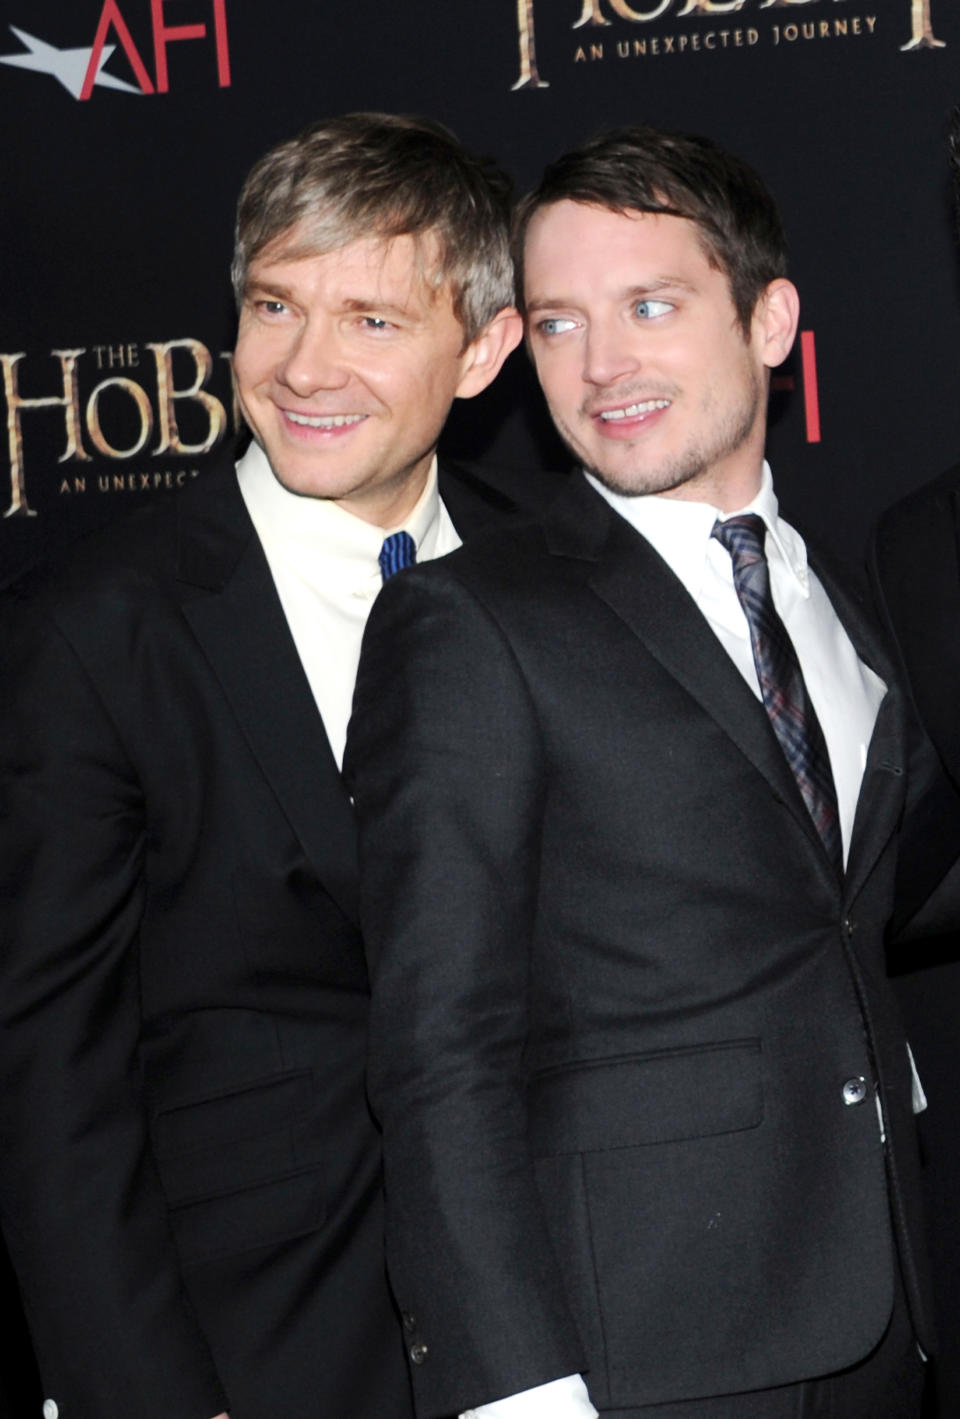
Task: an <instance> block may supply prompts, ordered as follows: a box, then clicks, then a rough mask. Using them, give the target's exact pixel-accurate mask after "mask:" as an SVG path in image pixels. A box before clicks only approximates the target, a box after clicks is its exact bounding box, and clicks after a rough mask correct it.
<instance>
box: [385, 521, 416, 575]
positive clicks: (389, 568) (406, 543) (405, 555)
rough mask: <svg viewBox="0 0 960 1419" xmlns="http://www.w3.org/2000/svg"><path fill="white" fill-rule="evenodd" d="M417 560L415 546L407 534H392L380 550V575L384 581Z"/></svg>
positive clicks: (386, 538)
mask: <svg viewBox="0 0 960 1419" xmlns="http://www.w3.org/2000/svg"><path fill="white" fill-rule="evenodd" d="M416 560H417V544H416V542H414V540H413V538H412V537H411V536H410V533H409V532H392V533H391V534H390V536H389V537H385V538H384V540H383V546H382V547H381V548H380V557H379V562H380V574H381V576H382V577H383V579H384V581H386V580H387V578H388V577H391V576H393V575H394V574H395V573H396V572H402V571H403V569H404V567H412V566H413V564H414V562H415V561H416Z"/></svg>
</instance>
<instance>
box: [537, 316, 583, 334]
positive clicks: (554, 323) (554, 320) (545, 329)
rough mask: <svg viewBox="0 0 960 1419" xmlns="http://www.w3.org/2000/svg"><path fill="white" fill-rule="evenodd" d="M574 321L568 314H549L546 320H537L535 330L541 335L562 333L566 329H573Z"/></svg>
mask: <svg viewBox="0 0 960 1419" xmlns="http://www.w3.org/2000/svg"><path fill="white" fill-rule="evenodd" d="M576 323H577V322H576V321H575V320H571V319H570V317H569V316H561V315H551V316H550V317H549V318H548V319H547V320H540V321H538V322H537V330H538V331H539V333H540V334H541V335H563V334H564V333H565V332H566V331H567V330H573V329H574V328H575V327H576Z"/></svg>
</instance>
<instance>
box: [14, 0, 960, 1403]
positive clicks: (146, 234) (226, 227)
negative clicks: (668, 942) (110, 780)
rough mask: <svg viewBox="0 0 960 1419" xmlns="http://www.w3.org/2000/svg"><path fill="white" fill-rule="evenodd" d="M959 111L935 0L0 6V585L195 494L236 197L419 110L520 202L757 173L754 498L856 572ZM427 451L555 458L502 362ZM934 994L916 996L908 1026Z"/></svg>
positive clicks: (897, 440) (923, 357) (157, 0)
mask: <svg viewBox="0 0 960 1419" xmlns="http://www.w3.org/2000/svg"><path fill="white" fill-rule="evenodd" d="M957 98H960V7H958V6H957V5H956V4H955V3H954V4H951V3H950V0H405V3H404V0H393V3H389V4H388V3H376V0H326V3H321V0H312V3H307V0H271V3H269V4H255V3H252V2H251V0H2V4H0V125H2V128H0V131H2V134H3V152H4V158H3V183H2V187H0V233H2V251H3V255H4V261H3V287H2V300H0V421H2V428H0V582H3V581H4V580H6V578H7V577H9V576H12V575H13V574H14V573H15V572H16V571H17V570H18V569H20V568H22V567H23V566H25V565H26V564H27V562H29V561H30V560H32V559H33V558H35V557H36V556H37V555H39V554H41V553H44V552H47V551H50V550H53V549H55V548H56V547H58V546H59V545H60V544H62V543H64V542H66V541H69V540H70V539H72V538H74V537H75V536H77V535H78V534H79V533H81V532H82V531H83V530H85V529H86V528H89V527H92V526H94V525H96V524H98V523H100V522H103V521H106V520H108V519H110V518H114V517H117V516H120V515H122V514H123V513H124V511H125V510H127V509H130V508H132V507H135V506H138V505H140V504H142V503H143V501H144V500H146V499H148V498H155V497H167V496H170V494H171V491H172V489H173V488H175V487H176V486H177V484H178V483H179V482H182V481H184V480H185V479H187V478H190V477H193V476H198V475H199V476H202V470H203V465H204V461H205V458H206V457H207V455H208V454H209V452H210V449H211V447H212V446H214V445H215V444H216V443H220V442H222V441H223V440H224V439H226V438H228V437H230V434H231V431H232V428H233V425H234V412H233V407H232V397H231V386H230V374H229V364H228V359H227V357H226V355H227V352H228V351H229V350H230V347H231V344H232V339H233V312H232V303H231V296H230V291H229V285H228V279H227V270H228V265H229V256H230V247H231V225H232V208H233V203H234V199H235V195H236V191H237V189H238V186H239V183H240V181H241V179H242V176H243V174H244V172H245V171H246V169H247V168H248V167H249V166H250V164H251V162H252V161H253V160H254V159H255V158H256V157H257V156H259V155H260V154H261V153H262V152H263V151H264V150H265V149H266V148H267V147H268V146H270V145H271V144H272V143H273V142H275V141H277V140H279V139H281V138H285V137H287V136H289V135H290V134H291V133H293V132H294V131H296V130H297V129H298V128H300V127H301V126H302V125H303V124H304V123H306V122H307V121H309V120H311V119H313V118H315V117H319V116H321V115H323V114H327V113H334V112H339V111H343V110H348V109H357V108H377V109H389V110H397V111H418V112H424V113H429V114H432V115H434V116H435V117H438V118H440V119H442V120H444V121H445V122H447V123H448V124H449V125H450V126H451V127H452V128H453V129H454V130H455V131H456V132H457V133H458V134H459V136H460V137H461V138H462V139H463V140H464V141H465V142H466V143H467V144H468V145H469V146H472V147H475V148H478V149H481V150H484V151H488V152H492V153H494V154H496V155H497V156H498V157H499V158H501V160H503V161H504V162H505V164H506V165H507V166H508V168H509V169H510V170H511V172H512V174H513V176H514V178H515V179H516V181H517V183H518V185H520V186H521V187H522V186H524V185H526V184H528V183H530V182H531V181H532V180H533V179H534V178H535V177H536V176H537V174H538V172H539V170H540V168H541V166H542V164H543V162H544V160H545V159H547V158H548V157H550V156H552V155H553V154H555V153H556V152H558V151H560V150H561V149H563V148H565V147H567V146H569V145H570V144H572V143H574V142H577V141H579V140H580V139H582V138H583V137H585V136H586V135H587V134H589V133H590V132H592V131H594V130H596V129H598V128H600V127H605V126H609V125H611V124H614V123H621V122H628V121H635V120H639V119H649V120H651V121H654V122H657V123H661V124H665V125H669V126H674V127H680V128H687V129H691V130H694V131H702V132H706V133H709V134H711V135H712V136H714V137H716V138H718V139H719V140H720V141H721V142H724V143H726V144H727V145H729V146H730V147H732V148H733V149H734V150H736V151H738V152H740V153H742V154H743V155H744V156H746V157H747V158H749V159H750V160H752V161H753V162H754V163H755V164H756V166H757V167H758V168H759V169H760V171H761V172H762V173H763V174H764V175H765V177H766V178H767V179H768V181H769V183H770V185H771V186H772V188H773V190H774V192H775V193H776V195H777V197H778V199H779V201H780V203H781V206H782V208H783V211H784V215H785V218H786V222H787V229H788V232H789V233H790V237H791V246H792V251H793V265H792V274H793V276H794V278H795V279H796V281H797V284H798V286H799V288H800V292H801V298H802V303H803V309H802V320H801V325H802V329H803V331H804V332H806V335H805V337H804V340H803V343H802V345H798V348H797V351H796V352H795V354H794V356H793V357H792V358H791V361H790V362H789V364H788V365H787V366H786V367H785V368H784V370H783V371H781V372H780V373H779V377H778V379H777V381H776V385H775V391H774V396H773V424H772V430H771V438H770V446H771V458H772V462H773V465H774V470H775V474H776V478H777V484H778V488H779V491H780V494H781V498H782V500H783V501H784V502H785V504H786V505H787V507H788V509H789V511H790V512H791V513H792V514H793V515H794V517H795V518H796V519H797V520H799V521H801V522H802V524H803V525H804V526H805V527H806V528H809V529H811V530H812V531H814V532H816V533H817V534H818V535H819V537H820V538H821V540H823V541H825V542H826V543H827V544H830V545H832V546H833V547H834V549H835V550H837V551H838V552H840V553H843V554H846V555H852V556H854V557H857V556H859V554H860V551H861V549H862V546H863V542H864V539H865V536H866V533H867V530H868V528H869V526H870V524H871V523H872V521H873V519H874V517H875V515H876V513H877V512H878V511H879V509H880V508H881V507H882V506H884V505H885V504H887V503H889V502H890V501H892V500H893V499H894V498H895V497H896V496H897V495H898V494H900V493H902V492H904V491H906V490H908V489H910V488H912V487H914V486H917V485H918V484H920V483H921V482H923V481H925V480H926V479H927V478H928V477H930V476H932V475H934V474H935V473H937V472H939V471H940V470H941V469H942V468H944V467H945V466H946V465H947V464H948V463H951V462H953V461H954V460H955V459H956V458H957V457H958V456H960V399H958V390H960V368H958V366H960V291H958V279H957V275H958V264H957V254H956V246H955V242H954V237H953V233H952V218H951V212H950V200H949V191H948V179H947V169H946V161H945V157H944V151H943V133H944V127H945V123H946V118H947V115H948V113H949V110H950V108H951V106H952V104H953V102H955V101H956V99H957ZM36 401H47V402H45V403H43V402H40V403H38V402H36ZM445 441H446V445H447V447H448V449H449V450H450V451H451V452H457V453H462V454H465V455H469V456H473V457H491V458H496V459H499V460H500V461H502V462H505V463H507V464H510V465H516V466H518V467H520V466H522V465H523V464H524V463H525V462H529V461H530V460H531V459H537V460H543V459H544V458H546V459H548V460H550V461H559V460H560V459H562V453H561V451H560V449H559V448H558V446H557V445H556V443H555V442H554V441H553V436H552V434H551V433H550V431H549V428H548V427H547V423H546V420H545V418H544V416H543V413H542V411H541V408H540V404H539V400H538V397H537V395H536V392H535V390H534V389H533V386H532V381H531V378H530V373H529V370H528V368H527V366H526V363H525V358H524V356H523V355H522V354H517V355H515V356H513V357H512V359H511V361H510V363H509V364H508V367H507V371H506V372H505V374H504V376H502V377H501V380H500V381H499V382H498V384H497V386H496V387H495V388H494V389H493V390H491V391H489V392H488V393H487V394H486V395H484V396H481V398H480V399H479V400H476V401H471V402H470V403H467V404H465V405H464V406H462V407H460V408H458V409H457V410H456V412H455V414H454V417H453V419H452V421H451V424H450V426H449V428H448V431H447V434H446V435H445ZM937 969H938V970H939V969H940V968H937ZM945 969H952V968H950V967H946V968H945ZM933 979H936V989H935V991H932V990H931V987H930V984H929V982H930V981H931V980H933ZM918 981H919V984H918V983H917V982H918ZM944 984H945V981H944V980H943V979H942V978H941V977H939V976H936V977H934V976H931V975H930V974H929V973H928V974H927V975H926V976H925V977H920V976H917V978H916V979H915V980H914V981H913V982H912V985H911V993H910V995H909V1000H910V1003H911V1006H912V1008H914V1009H915V1013H916V1014H917V1017H918V1019H919V1023H920V1027H921V1035H922V1028H923V1022H924V1019H925V1012H926V1010H927V1008H928V1007H929V1006H931V1005H932V1000H933V996H934V994H936V995H937V996H939V998H940V999H941V1000H942V998H943V988H944ZM918 1002H919V1003H918ZM914 1035H915V1037H917V1028H916V1024H915V1025H914ZM915 1042H916V1044H917V1047H918V1049H917V1052H918V1054H919V1055H921V1057H922V1056H923V1053H924V1042H923V1039H922V1038H919V1037H918V1038H916V1040H915ZM929 1054H930V1056H931V1059H932V1062H933V1066H934V1067H935V1068H940V1067H941V1065H940V1064H939V1063H938V1060H937V1058H935V1057H934V1051H933V1050H930V1051H929ZM948 1067H949V1063H948V1064H945V1065H943V1068H944V1069H946V1068H948ZM942 1077H943V1079H944V1081H946V1078H947V1076H946V1074H944V1075H943V1076H942ZM936 1082H937V1081H936V1079H935V1080H934V1088H933V1090H932V1091H931V1092H933V1094H934V1095H936V1093H937V1088H936ZM944 1092H945V1093H948V1090H947V1089H946V1088H945V1089H944ZM946 1107H947V1108H949V1107H950V1099H949V1097H947V1099H946ZM954 1230H955V1221H954ZM954 1328H956V1325H955V1323H954ZM31 1408H32V1406H31ZM943 1412H944V1414H946V1413H948V1412H949V1413H951V1414H955V1413H958V1412H960V1407H958V1408H957V1409H955V1410H954V1409H951V1410H949V1411H948V1410H947V1409H944V1411H943Z"/></svg>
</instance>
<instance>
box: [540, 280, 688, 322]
mask: <svg viewBox="0 0 960 1419" xmlns="http://www.w3.org/2000/svg"><path fill="white" fill-rule="evenodd" d="M696 289H697V287H696V286H695V285H693V283H692V282H690V281H684V280H682V279H681V278H680V277H679V276H658V277H657V278H656V279H655V280H652V281H644V282H642V283H641V284H639V285H636V286H628V287H627V288H626V290H624V291H622V292H621V293H620V295H619V296H618V299H619V300H625V301H631V300H643V299H645V298H646V297H647V296H655V295H661V294H662V293H663V292H664V291H682V292H693V291H695V290H696ZM578 304H579V303H578V302H577V301H575V300H560V299H550V300H548V299H547V298H546V297H537V298H536V299H535V300H532V301H527V302H525V305H526V310H527V313H528V314H530V315H535V314H537V313H538V312H539V311H543V310H562V309H564V308H565V307H568V306H569V307H572V308H573V309H576V308H577V306H578Z"/></svg>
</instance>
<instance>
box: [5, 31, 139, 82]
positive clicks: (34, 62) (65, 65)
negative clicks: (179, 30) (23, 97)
mask: <svg viewBox="0 0 960 1419" xmlns="http://www.w3.org/2000/svg"><path fill="white" fill-rule="evenodd" d="M10 31H11V33H12V34H14V35H15V36H16V37H17V39H18V40H19V41H20V43H21V44H22V45H23V46H24V50H23V51H22V52H21V53H19V54H0V64H12V65H13V66H14V68H16V69H33V70H35V72H36V73H38V74H50V75H52V77H53V78H54V79H56V80H57V82H58V83H60V84H62V85H63V87H64V88H65V89H66V90H67V93H68V94H71V95H72V97H73V98H75V99H79V97H80V94H81V90H82V89H83V84H84V80H85V79H86V77H87V70H88V69H89V67H90V57H91V55H92V54H93V45H88V46H87V47H86V48H83V49H57V48H56V47H55V46H54V45H52V44H47V43H46V41H45V40H42V39H37V38H36V36H35V35H31V34H27V32H26V31H25V30H18V29H17V28H16V26H15V25H11V26H10ZM116 47H117V46H116V45H115V44H104V45H103V48H102V50H101V53H100V60H99V63H98V64H97V72H96V74H95V75H94V79H93V83H94V87H99V88H102V89H120V90H121V91H122V92H123V93H125V94H142V93H143V90H142V89H140V88H138V87H137V85H136V84H128V83H126V81H125V80H123V79H116V78H114V76H113V75H112V74H106V73H104V65H105V64H106V63H107V61H108V59H109V58H110V56H111V55H112V54H113V52H114V50H115V49H116Z"/></svg>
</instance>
